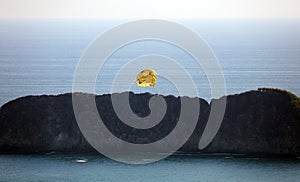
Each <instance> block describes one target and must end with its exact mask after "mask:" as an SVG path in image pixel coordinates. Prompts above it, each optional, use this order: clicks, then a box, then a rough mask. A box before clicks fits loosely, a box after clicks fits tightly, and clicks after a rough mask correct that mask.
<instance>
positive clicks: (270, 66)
mask: <svg viewBox="0 0 300 182" xmlns="http://www.w3.org/2000/svg"><path fill="white" fill-rule="evenodd" d="M125 22H127V21H125V20H124V21H121V20H118V21H117V20H114V21H113V20H111V21H109V20H106V21H105V20H1V21H0V63H1V64H0V85H1V87H0V105H3V104H4V103H6V102H8V101H10V100H12V99H15V98H18V97H21V96H25V95H41V94H61V93H65V92H71V91H72V81H73V75H74V71H75V69H76V66H77V63H78V62H79V58H80V56H81V54H82V53H83V51H84V50H85V49H86V48H87V46H88V45H89V44H90V42H91V41H93V40H94V39H95V38H97V37H98V36H100V35H101V34H102V33H103V32H105V31H108V30H109V29H110V28H112V27H114V26H117V25H119V24H121V23H125ZM175 22H177V23H180V24H182V25H184V26H186V27H187V28H189V29H191V30H192V31H194V32H196V33H197V34H198V35H199V36H200V37H201V38H202V39H203V40H204V41H205V42H207V44H208V45H209V46H210V47H211V49H212V50H213V51H214V53H215V55H216V57H217V59H218V61H219V63H220V67H221V68H222V71H223V74H224V78H225V83H226V93H227V94H236V93H240V92H244V91H248V90H253V89H254V90H255V89H257V88H259V87H276V88H282V89H287V90H289V91H291V92H293V93H295V94H297V95H300V79H299V78H300V72H299V70H300V33H299V32H300V20H293V19H291V20H273V19H270V20H255V19H249V20H242V19H241V20H239V19H237V20H214V19H212V20H180V21H179V20H177V21H175ZM151 53H155V54H160V55H165V56H169V57H171V58H173V59H174V60H176V61H177V62H178V63H179V64H181V65H183V67H184V68H185V69H186V70H187V72H189V73H190V74H191V76H192V78H193V80H194V82H195V84H196V86H197V89H198V95H199V96H200V97H202V98H204V99H206V100H208V101H209V100H210V99H211V90H210V85H209V83H208V80H207V78H206V75H205V73H204V71H203V70H202V69H201V67H200V66H199V65H197V64H196V63H195V61H193V60H192V59H191V58H190V57H189V56H188V55H187V54H186V53H185V52H183V51H182V50H180V49H178V48H176V47H175V46H171V45H168V44H166V43H162V42H157V41H143V42H137V43H134V44H129V45H127V46H125V47H124V48H122V49H120V50H119V51H117V52H116V53H115V54H114V55H113V56H111V57H110V58H109V59H108V61H107V62H106V63H105V65H104V66H103V68H102V70H101V72H100V73H99V75H98V78H97V80H95V83H96V84H95V85H96V86H95V87H96V91H95V93H96V94H103V93H110V92H111V84H112V80H113V79H114V76H115V75H116V73H117V72H118V70H119V69H120V68H121V67H122V66H123V65H125V64H126V63H127V62H128V61H130V60H131V59H133V58H135V57H138V56H141V55H145V54H151ZM139 71H140V70H137V73H138V72H139ZM158 75H159V73H158ZM132 82H133V83H134V80H133V81H132ZM157 82H158V83H157V86H156V87H155V88H141V87H138V86H136V85H132V87H131V89H130V90H131V91H134V92H137V93H140V92H151V93H159V94H163V95H168V94H173V95H178V92H177V90H176V87H175V86H174V85H173V84H172V83H171V82H170V81H168V80H166V79H164V78H158V81H157ZM180 84H181V83H180ZM182 84H184V80H182ZM124 91H126V90H124Z"/></svg>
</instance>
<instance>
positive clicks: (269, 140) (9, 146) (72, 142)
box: [0, 90, 300, 156]
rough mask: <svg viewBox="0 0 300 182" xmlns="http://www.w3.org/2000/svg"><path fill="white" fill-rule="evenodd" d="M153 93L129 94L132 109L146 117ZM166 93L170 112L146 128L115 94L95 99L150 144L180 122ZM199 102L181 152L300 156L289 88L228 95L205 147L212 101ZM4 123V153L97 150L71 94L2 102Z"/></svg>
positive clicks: (109, 118)
mask: <svg viewBox="0 0 300 182" xmlns="http://www.w3.org/2000/svg"><path fill="white" fill-rule="evenodd" d="M82 95H83V96H84V95H85V94H82ZM151 96H152V95H151V94H149V93H146V94H133V93H130V104H131V107H132V110H133V112H134V113H136V114H137V115H138V116H141V117H143V116H147V115H148V114H149V113H150V110H149V107H148V103H149V99H150V98H151ZM164 98H165V100H166V103H167V106H168V109H167V112H166V115H165V117H164V118H163V120H162V121H161V122H160V123H159V124H158V125H156V126H154V127H153V128H150V129H147V130H141V129H135V128H131V127H129V126H127V125H125V124H124V123H122V122H121V121H120V120H119V119H118V117H117V116H116V115H115V113H114V111H113V108H112V105H111V97H110V95H101V96H96V103H97V108H98V110H99V111H100V112H99V113H101V117H102V119H103V120H104V122H105V125H106V126H107V128H108V129H109V130H110V131H112V133H114V134H115V136H117V137H119V138H121V139H122V140H126V141H128V142H132V143H149V142H153V141H156V140H159V139H162V138H164V137H165V136H166V135H167V134H168V133H170V132H171V131H172V129H173V128H174V127H175V126H176V124H177V119H178V117H179V112H180V98H176V97H173V96H164ZM194 99H198V98H194ZM294 99H295V98H294ZM199 101H200V115H199V119H198V123H197V126H196V128H195V130H194V132H193V134H192V135H191V137H190V139H189V140H188V141H187V142H186V143H185V145H184V146H183V147H182V148H181V149H180V151H185V152H205V153H242V154H252V155H260V154H262V155H264V154H266V155H291V156H299V155H300V118H299V115H297V113H296V112H295V108H294V107H295V105H294V104H293V102H294V100H292V99H291V97H290V95H289V94H287V92H284V91H278V90H275V91H274V90H259V91H249V92H245V93H242V94H238V95H231V96H227V107H226V111H225V116H224V119H223V122H222V125H221V128H220V130H219V131H218V133H217V135H216V137H215V138H214V139H213V141H212V142H211V143H210V144H209V145H208V146H207V147H206V148H205V149H204V150H201V151H200V150H199V149H198V144H199V140H200V137H201V135H202V133H203V130H204V128H205V126H206V122H207V120H208V116H209V112H210V105H209V104H208V103H207V102H206V101H205V100H203V99H199ZM218 101H219V100H215V101H214V102H218ZM292 101H293V102H292ZM0 128H1V129H0V153H36V152H50V151H60V152H95V150H94V149H93V148H92V147H91V146H90V145H89V143H88V142H87V141H86V140H85V138H84V137H83V135H82V134H81V131H80V130H79V128H78V125H77V123H76V120H75V116H74V113H73V107H72V95H71V94H63V95H58V96H27V97H23V98H19V99H16V100H14V101H11V102H9V103H7V104H5V105H3V106H2V107H1V110H0Z"/></svg>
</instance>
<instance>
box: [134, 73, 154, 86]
mask: <svg viewBox="0 0 300 182" xmlns="http://www.w3.org/2000/svg"><path fill="white" fill-rule="evenodd" d="M156 79H157V73H156V72H155V71H154V70H152V69H144V70H143V71H141V72H140V73H139V74H138V75H137V76H136V81H135V82H136V84H137V85H138V86H140V87H147V86H148V87H149V86H150V87H155V85H156Z"/></svg>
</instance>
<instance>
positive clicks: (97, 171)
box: [0, 154, 300, 182]
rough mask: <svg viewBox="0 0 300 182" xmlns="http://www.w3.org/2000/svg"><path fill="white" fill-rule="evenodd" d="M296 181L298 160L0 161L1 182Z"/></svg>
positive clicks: (66, 157) (3, 158)
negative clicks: (125, 162) (153, 161)
mask: <svg viewBox="0 0 300 182" xmlns="http://www.w3.org/2000/svg"><path fill="white" fill-rule="evenodd" d="M78 160H84V161H86V162H78ZM299 178H300V160H297V159H296V160H295V159H272V158H269V159H261V158H247V157H221V156H218V157H216V156H209V157H207V156H197V155H191V156H190V155H185V156H181V155H175V156H171V157H169V158H167V159H164V160H161V161H158V162H156V163H152V164H147V165H128V164H123V163H118V162H115V161H112V160H110V159H108V158H105V157H103V156H99V155H62V154H51V155H46V154H45V155H0V181H72V182H73V181H121V182H123V181H124V182H125V181H126V182H127V181H162V182H164V181H213V182H238V181H245V182H252V181H261V182H266V181H270V182H273V181H282V182H284V181H299Z"/></svg>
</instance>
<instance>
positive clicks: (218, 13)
mask: <svg viewBox="0 0 300 182" xmlns="http://www.w3.org/2000/svg"><path fill="white" fill-rule="evenodd" d="M299 8H300V0H0V18H134V19H139V18H300V11H299Z"/></svg>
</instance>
